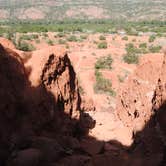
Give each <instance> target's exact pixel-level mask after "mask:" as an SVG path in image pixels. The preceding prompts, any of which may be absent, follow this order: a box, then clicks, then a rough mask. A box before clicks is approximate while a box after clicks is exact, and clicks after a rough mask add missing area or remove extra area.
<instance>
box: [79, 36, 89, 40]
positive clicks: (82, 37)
mask: <svg viewBox="0 0 166 166" xmlns="http://www.w3.org/2000/svg"><path fill="white" fill-rule="evenodd" d="M80 38H81V39H83V40H86V39H87V38H88V36H87V35H81V36H80Z"/></svg>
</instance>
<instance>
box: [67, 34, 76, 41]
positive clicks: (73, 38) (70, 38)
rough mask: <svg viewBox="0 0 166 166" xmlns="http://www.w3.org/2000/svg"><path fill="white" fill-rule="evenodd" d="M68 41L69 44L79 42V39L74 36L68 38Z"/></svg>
mask: <svg viewBox="0 0 166 166" xmlns="http://www.w3.org/2000/svg"><path fill="white" fill-rule="evenodd" d="M67 40H68V41H69V42H77V37H76V36H74V35H71V36H69V37H68V38H67Z"/></svg>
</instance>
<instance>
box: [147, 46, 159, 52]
mask: <svg viewBox="0 0 166 166" xmlns="http://www.w3.org/2000/svg"><path fill="white" fill-rule="evenodd" d="M160 50H161V46H153V45H152V46H150V47H149V51H150V52H152V53H158V52H160Z"/></svg>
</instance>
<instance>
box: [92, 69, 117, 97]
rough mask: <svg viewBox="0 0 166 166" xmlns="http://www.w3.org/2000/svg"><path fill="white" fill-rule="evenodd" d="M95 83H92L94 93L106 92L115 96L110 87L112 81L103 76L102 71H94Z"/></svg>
mask: <svg viewBox="0 0 166 166" xmlns="http://www.w3.org/2000/svg"><path fill="white" fill-rule="evenodd" d="M95 76H96V83H95V85H94V91H95V93H108V94H109V95H111V96H115V95H116V93H115V92H114V91H113V89H112V83H111V81H110V80H108V79H106V78H104V77H103V75H102V73H101V72H99V71H98V70H96V71H95Z"/></svg>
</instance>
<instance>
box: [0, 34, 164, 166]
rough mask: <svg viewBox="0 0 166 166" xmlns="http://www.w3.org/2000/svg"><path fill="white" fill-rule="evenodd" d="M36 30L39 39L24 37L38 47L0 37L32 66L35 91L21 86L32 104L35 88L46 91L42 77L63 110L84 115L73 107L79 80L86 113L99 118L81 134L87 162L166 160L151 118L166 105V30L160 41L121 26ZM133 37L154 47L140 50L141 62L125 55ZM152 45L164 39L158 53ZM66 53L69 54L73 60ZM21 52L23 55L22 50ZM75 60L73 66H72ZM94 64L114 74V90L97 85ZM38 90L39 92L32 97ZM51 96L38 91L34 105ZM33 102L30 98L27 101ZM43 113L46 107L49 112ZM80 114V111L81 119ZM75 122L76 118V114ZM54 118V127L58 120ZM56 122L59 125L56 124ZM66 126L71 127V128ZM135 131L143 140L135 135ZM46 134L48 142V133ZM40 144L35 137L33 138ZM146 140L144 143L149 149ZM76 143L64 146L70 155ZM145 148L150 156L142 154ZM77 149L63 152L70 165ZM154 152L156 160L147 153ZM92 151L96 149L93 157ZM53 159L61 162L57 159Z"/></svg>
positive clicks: (110, 76)
mask: <svg viewBox="0 0 166 166" xmlns="http://www.w3.org/2000/svg"><path fill="white" fill-rule="evenodd" d="M21 35H22V34H17V36H16V40H18V38H19V37H20V36H21ZM27 35H32V34H27ZM37 35H39V36H38V38H37V39H33V40H27V41H26V42H27V43H28V44H32V45H33V46H34V47H35V48H36V51H33V52H24V51H21V50H18V49H16V48H15V46H14V45H13V44H12V43H11V42H10V41H8V40H6V39H4V38H0V43H1V44H2V45H3V46H5V48H9V49H12V50H13V51H14V52H16V53H17V54H18V55H19V56H20V57H21V59H23V65H24V67H25V70H26V72H27V71H28V70H30V71H29V73H30V74H29V73H28V74H29V75H28V74H27V73H26V72H25V74H27V75H28V81H29V82H30V83H31V86H32V87H33V88H34V90H33V88H30V92H29V90H28V92H26V93H25V94H23V95H28V97H25V101H28V104H29V103H31V100H33V99H35V97H36V96H40V95H41V94H43V93H44V92H43V90H41V89H42V86H41V85H40V84H39V80H40V81H42V84H43V85H44V87H45V88H46V90H47V91H48V92H49V93H53V94H55V96H54V97H55V99H56V101H57V105H56V106H55V107H56V108H58V109H62V110H63V109H64V110H65V111H66V112H67V114H69V115H70V116H71V117H74V118H76V119H77V120H78V115H77V114H78V113H77V112H74V111H73V112H72V111H71V110H77V109H78V108H77V107H78V106H80V102H79V100H80V99H79V94H78V93H77V88H78V89H79V93H80V97H81V99H82V103H81V106H80V107H81V108H82V109H83V110H85V113H86V114H85V116H86V115H88V117H90V119H93V121H94V122H95V125H94V126H93V127H89V126H88V128H89V131H88V132H89V135H88V138H85V139H81V141H80V142H79V143H78V144H80V146H81V150H82V149H83V151H85V152H86V155H85V156H84V155H83V156H81V155H80V156H76V158H77V160H79V161H86V162H87V163H84V164H83V165H85V166H86V165H87V166H91V165H94V166H98V165H101V164H102V163H103V165H104V166H108V163H111V162H113V163H112V165H122V163H123V162H124V165H126V166H127V165H129V166H132V165H138V166H142V165H154V166H156V165H158V164H159V163H160V162H161V161H162V158H164V157H163V156H164V155H163V154H162V152H163V149H162V148H163V147H164V146H163V145H161V144H162V143H161V142H162V141H161V140H160V141H158V140H159V139H163V138H164V137H163V138H158V137H157V136H156V135H157V134H158V133H157V131H156V130H154V128H152V126H153V125H152V124H151V121H152V120H153V118H152V117H153V111H152V110H154V109H157V110H160V108H162V104H163V102H161V103H159V101H160V98H162V99H163V101H164V94H163V95H161V94H162V91H161V89H160V87H161V86H160V81H159V80H163V84H164V81H165V79H164V78H165V77H164V76H163V75H164V74H163V75H162V73H164V71H163V69H164V64H165V63H164V62H165V57H164V53H163V51H162V47H164V46H165V45H166V39H165V37H157V38H156V39H155V40H154V41H150V42H149V38H150V36H151V35H149V34H144V35H141V36H127V35H120V34H100V33H97V34H87V33H86V34H85V33H76V34H74V37H73V34H60V33H53V32H48V33H45V34H37ZM124 37H125V38H124ZM24 40H25V39H24ZM103 42H104V43H105V44H106V47H105V46H104V47H103V46H102V48H101V47H100V46H99V45H100V44H101V43H103ZM131 43H132V44H133V45H134V49H141V47H142V46H141V44H143V45H144V46H145V45H146V48H145V49H146V50H148V51H147V52H146V53H142V52H141V53H140V52H139V53H138V55H137V56H138V57H139V62H138V63H137V64H135V63H134V64H129V63H126V62H125V61H124V56H125V54H126V53H127V50H126V47H127V44H131ZM144 43H146V44H144ZM105 44H104V45H105ZM50 45H51V46H50ZM54 45H56V46H54ZM152 46H160V47H161V49H159V50H158V51H157V52H156V53H153V51H150V49H149V48H151V47H152ZM62 50H66V51H62ZM1 52H2V53H1V54H5V55H6V54H9V55H10V54H12V55H14V56H15V53H11V52H10V50H7V53H4V52H5V51H4V50H3V49H2V51H1ZM51 55H52V56H51ZM66 55H68V57H69V59H70V61H71V62H70V61H69V60H68V58H67V57H66ZM108 56H111V58H112V63H111V67H110V68H109V69H105V68H104V69H103V68H99V69H96V66H95V65H96V63H97V61H98V60H100V59H101V58H103V57H108ZM17 59H18V61H19V58H17ZM9 64H10V63H9ZM71 66H73V68H72V67H71ZM58 67H59V68H58ZM29 68H30V69H29ZM96 70H97V71H98V72H100V73H101V74H102V79H106V80H109V82H110V83H111V87H109V88H111V90H112V92H113V93H111V94H110V93H108V92H103V91H97V90H95V88H94V87H95V84H96V81H97V80H96V77H97V74H96V73H97V72H96ZM4 71H7V70H4ZM20 71H22V72H23V71H24V70H21V69H20ZM74 72H75V73H76V75H74V74H72V75H71V73H74ZM20 73H21V72H20ZM73 75H74V76H73ZM76 77H77V78H78V87H77V84H76ZM12 78H13V76H12ZM19 81H20V80H18V83H19V84H21V83H20V82H19ZM29 82H28V83H29ZM2 85H3V86H4V87H5V86H6V85H5V84H4V83H3V84H2ZM28 85H29V84H28ZM109 85H110V84H109ZM21 86H22V84H21ZM163 88H164V86H163ZM11 89H12V87H11ZM11 92H12V90H11ZM20 93H21V94H19V95H20V96H21V95H22V92H20ZM33 93H34V95H35V96H34V97H33ZM160 93H161V94H160ZM44 94H45V93H44ZM46 96H47V95H46ZM1 97H2V96H1ZM18 98H19V97H18ZM29 98H32V99H29ZM48 98H51V97H50V96H49V97H46V98H45V97H44V98H41V99H40V97H39V98H38V99H37V101H36V99H35V100H34V101H35V102H34V103H33V106H34V105H35V106H38V104H39V106H40V104H41V103H42V102H43V101H47V100H46V99H48ZM13 100H14V99H13V98H12V99H11V101H13ZM48 101H49V100H48ZM154 101H155V103H154ZM23 102H24V101H23ZM61 102H65V105H63V106H61V104H59V103H61ZM50 103H51V102H50ZM156 103H159V106H158V107H157V106H156V105H157V104H156ZM41 105H42V104H41ZM46 105H47V103H46ZM33 106H32V107H33ZM41 107H42V108H45V107H46V108H47V106H43V105H42V106H41ZM48 107H49V108H47V109H49V110H50V117H47V116H46V118H48V119H49V118H51V116H52V114H53V113H52V112H51V110H52V108H50V106H48ZM159 107H160V108H159ZM30 108H31V104H30V107H28V109H30ZM35 108H36V107H35ZM9 110H10V108H9ZM36 110H38V109H36ZM44 110H45V109H44ZM154 112H155V111H154ZM162 112H163V111H162ZM43 115H45V114H44V113H43ZM164 115H165V114H164ZM11 116H12V115H11ZM36 116H37V113H36V115H33V114H32V117H33V118H34V119H35V117H36ZM53 117H54V116H53ZM55 117H56V115H55ZM11 118H12V117H11ZM42 118H43V117H41V119H42ZM81 118H82V117H81V113H80V119H81ZM86 118H87V117H86ZM48 119H47V120H48ZM66 119H67V121H65V122H63V123H65V125H66V124H67V123H68V121H69V120H68V118H66ZM43 121H44V122H43ZM89 121H90V120H89V119H88V118H87V121H85V122H84V123H83V124H82V123H80V124H79V125H81V127H80V128H82V125H83V126H86V125H89V124H88V122H89ZM33 123H36V122H32V124H33ZM42 123H44V124H45V123H46V122H45V120H43V119H42V120H41V124H42ZM58 123H62V122H57V124H58ZM72 123H74V124H75V122H72ZM86 123H87V124H86ZM159 123H160V122H159ZM39 124H40V123H39ZM163 124H165V122H163V123H161V126H162V127H163ZM49 125H50V124H49ZM50 126H51V127H52V125H50ZM149 126H150V127H149ZM156 126H157V125H156ZM159 126H160V124H159ZM161 126H160V127H159V128H161V129H159V133H160V130H162V131H163V133H164V132H165V127H163V128H162V127H161ZM24 127H25V129H26V127H27V128H28V127H29V126H26V125H25V126H24ZM24 127H23V129H24ZM47 127H48V126H47ZM83 128H86V127H83ZM52 130H53V131H54V128H53V129H52ZM9 131H10V130H9ZM55 131H58V130H55ZM47 132H48V133H49V134H50V135H51V134H52V133H51V131H47V130H44V131H43V132H42V134H41V135H47V134H48V133H47ZM63 132H64V133H65V132H66V133H67V131H63ZM139 132H141V133H143V134H140V135H141V136H139ZM164 134H165V133H164ZM161 135H162V134H161ZM51 136H52V135H51ZM149 136H150V137H149ZM160 137H161V136H160ZM92 138H93V139H92ZM137 138H138V139H139V140H137ZM91 139H92V140H93V141H92V140H91ZM94 139H95V141H94ZM57 140H58V138H57ZM71 140H72V141H73V142H72V143H73V146H77V140H73V139H71ZM140 140H141V141H140ZM38 141H39V140H38ZM40 141H41V142H42V141H43V140H40ZM44 141H46V140H44ZM151 141H152V142H151ZM46 142H47V141H46ZM48 142H49V141H48ZM103 142H104V143H103ZM140 142H141V143H140ZM72 143H71V144H72ZM35 146H37V145H36V144H35ZM133 146H134V147H133ZM128 147H131V148H133V149H134V150H133V149H132V150H131V151H132V153H130V151H126V149H127V148H128ZM143 147H145V149H144V148H143ZM161 147H162V148H161ZM76 149H77V148H76ZM78 149H80V148H78ZM78 149H77V150H78ZM119 149H120V150H119ZM77 150H76V151H75V150H74V152H71V151H70V149H69V150H68V151H67V152H65V153H72V155H73V153H74V155H75V153H77ZM34 153H36V152H34V151H33V153H32V152H29V154H33V155H34ZM82 153H83V152H82V151H79V154H82ZM144 153H145V157H143V155H144ZM37 154H38V153H37ZM21 155H23V154H20V156H21ZM38 155H39V154H38ZM67 155H68V154H67ZM72 155H71V156H70V157H65V159H66V165H72V164H71V163H70V164H69V162H70V161H72V162H73V163H74V160H75V158H74V157H75V156H74V155H73V156H72ZM112 155H113V156H112ZM148 155H149V156H150V158H151V160H149V156H148ZM20 156H19V157H20ZM89 156H91V157H90V159H89ZM116 156H119V158H118V160H116V159H115V158H116ZM154 156H155V157H154ZM21 157H22V156H21ZM21 157H20V158H21ZM89 160H90V161H89ZM164 160H165V159H164ZM18 161H19V160H18ZM20 161H21V160H20ZM79 161H78V162H75V163H74V164H73V166H74V165H76V166H77V165H80V163H79ZM107 162H108V163H107ZM20 163H21V162H20ZM64 163H65V160H61V161H60V163H59V165H62V166H65V164H64ZM67 163H68V164H67ZM164 164H165V163H164ZM9 165H10V164H9ZM52 165H56V164H55V163H54V164H52ZM52 165H50V166H52ZM20 166H21V165H20ZM56 166H57V165H56ZM163 166H164V165H163Z"/></svg>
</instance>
